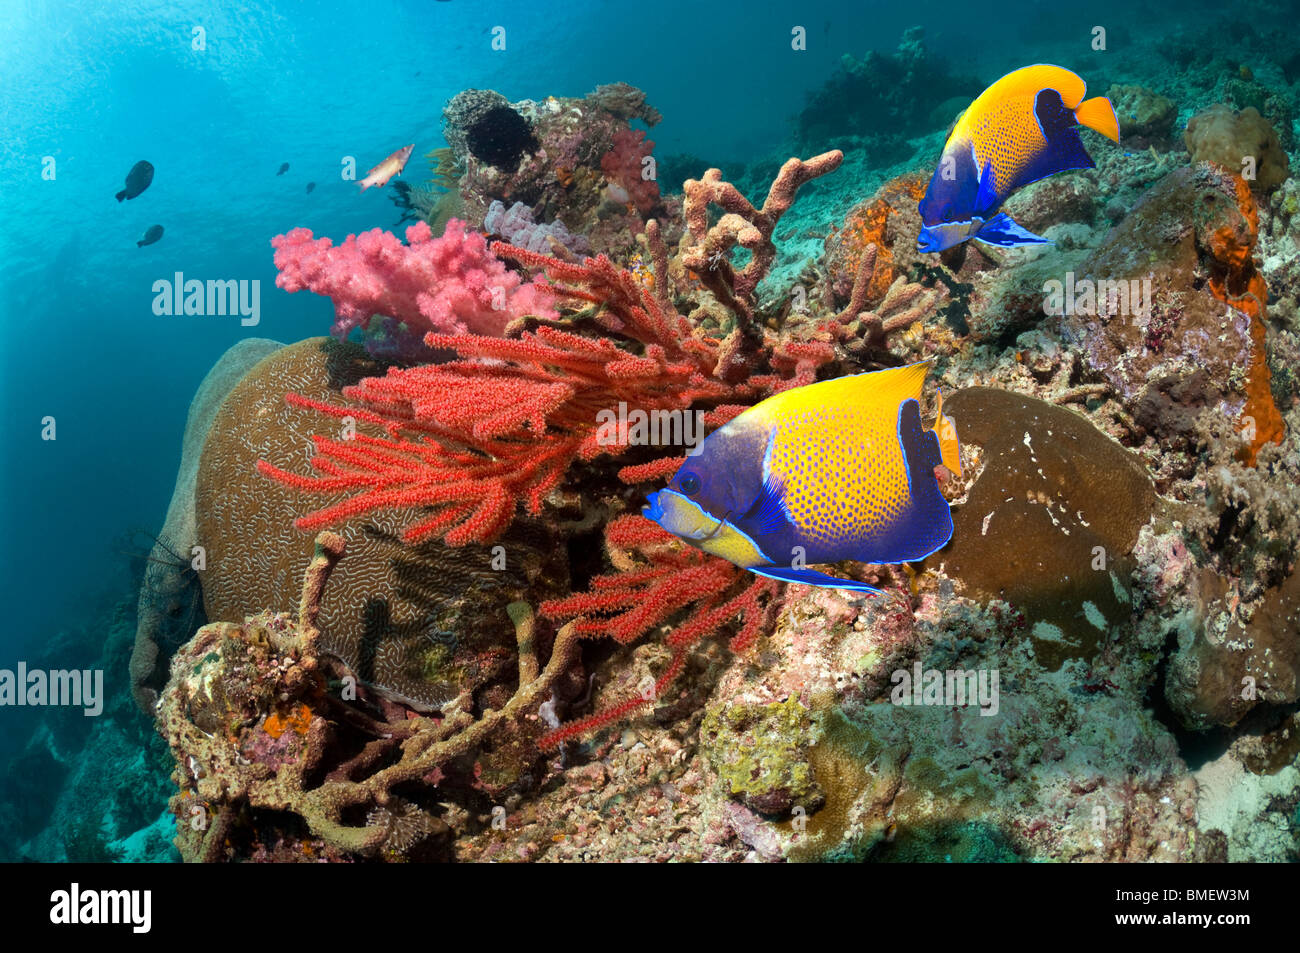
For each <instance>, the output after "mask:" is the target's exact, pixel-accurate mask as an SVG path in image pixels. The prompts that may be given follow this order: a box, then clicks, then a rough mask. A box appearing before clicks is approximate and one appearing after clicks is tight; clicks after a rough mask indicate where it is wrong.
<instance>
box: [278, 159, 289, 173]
mask: <svg viewBox="0 0 1300 953" xmlns="http://www.w3.org/2000/svg"><path fill="white" fill-rule="evenodd" d="M288 171H289V163H287V162H281V163H280V171H279V172H277V173H276V175H284V174H285V173H286V172H288Z"/></svg>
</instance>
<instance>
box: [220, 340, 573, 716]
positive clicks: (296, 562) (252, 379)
mask: <svg viewBox="0 0 1300 953" xmlns="http://www.w3.org/2000/svg"><path fill="white" fill-rule="evenodd" d="M379 369H380V366H379V365H377V364H376V363H375V362H374V361H373V360H371V359H370V358H368V357H367V356H366V355H365V353H364V352H363V351H362V350H361V349H360V348H359V347H356V346H355V345H349V344H339V343H337V342H333V341H331V340H329V339H327V338H312V339H308V340H306V341H302V342H300V343H298V344H293V345H290V346H288V347H285V348H282V349H280V350H278V351H276V352H275V353H273V354H271V355H269V356H268V357H267V358H265V359H264V360H263V361H261V362H260V363H259V364H257V365H256V366H255V367H254V368H253V369H252V370H251V371H249V373H248V374H247V375H246V376H245V377H244V378H243V379H242V380H241V381H240V382H239V384H238V385H237V386H236V387H234V388H233V390H232V391H231V392H230V394H229V396H227V397H226V399H225V401H224V402H223V403H222V405H221V408H220V410H219V412H218V413H217V414H216V416H215V419H214V420H213V424H212V427H211V430H210V433H209V436H208V439H207V442H206V444H205V445H204V449H203V455H202V460H201V463H200V466H199V471H198V481H197V489H196V492H195V509H196V513H197V521H198V532H197V540H198V543H199V544H200V545H201V546H203V547H204V549H205V551H206V555H205V559H206V568H205V569H204V570H203V571H202V572H201V573H200V576H201V580H202V586H203V600H204V606H205V608H206V610H207V617H208V619H209V620H211V621H214V622H230V623H235V624H238V623H241V622H243V620H244V618H245V617H246V616H251V615H255V614H257V613H259V612H261V611H263V610H268V609H269V610H271V611H286V610H288V609H290V608H291V607H292V606H293V604H294V603H295V601H296V599H297V591H298V582H297V580H298V579H300V578H301V575H302V572H303V570H304V568H305V567H306V565H307V562H308V560H310V558H311V553H312V543H311V537H309V536H307V535H305V534H303V533H300V532H298V531H297V530H295V529H294V528H293V519H294V517H295V516H296V515H297V512H298V509H299V505H300V497H299V496H298V495H297V494H296V493H295V492H294V491H292V490H291V489H289V488H287V487H284V486H282V485H280V484H278V483H273V482H271V481H268V480H266V479H264V478H262V477H261V476H259V475H258V474H257V471H256V465H257V461H258V460H259V459H264V460H268V461H271V462H272V463H275V464H277V465H279V466H282V467H289V466H292V465H296V463H297V461H299V460H302V459H304V458H306V457H307V454H308V451H309V450H310V449H311V446H312V445H311V435H312V433H313V432H314V431H316V430H318V428H319V423H320V421H319V418H317V416H316V415H315V414H313V413H311V412H310V411H306V410H303V409H301V408H298V407H293V406H290V405H288V404H286V403H285V400H284V392H285V390H286V389H288V390H292V391H295V392H297V393H300V394H303V395H305V396H307V397H309V398H311V399H315V400H326V399H336V398H337V395H338V389H339V388H340V387H341V386H343V385H345V384H349V383H354V382H356V381H357V380H358V379H359V378H360V377H362V376H364V375H367V374H374V373H376V372H377V371H378V370H379ZM346 426H347V424H346V423H344V422H341V423H340V432H341V431H342V428H344V427H346ZM355 427H356V430H357V432H358V433H366V432H370V433H372V434H373V433H375V432H377V431H376V430H375V428H373V427H370V426H369V425H367V424H365V423H364V422H358V423H356V424H355ZM339 495H340V494H336V496H339ZM410 515H411V514H410V513H409V512H407V511H403V510H389V511H384V512H381V513H376V514H371V515H369V516H367V517H366V518H364V519H363V518H356V519H352V520H349V521H346V522H345V523H344V524H343V525H342V526H340V531H341V532H343V533H344V534H345V536H346V537H347V539H348V544H349V547H350V556H349V558H348V560H347V562H346V564H345V565H344V567H343V568H342V569H341V570H340V571H339V572H338V573H336V574H335V577H334V580H333V584H332V585H331V587H330V590H329V592H328V594H327V596H326V598H325V600H324V602H323V603H322V607H321V620H320V624H321V628H322V629H323V631H324V633H325V634H324V637H323V638H324V642H323V645H324V647H325V648H326V649H327V650H329V651H330V652H332V653H334V654H336V655H337V656H339V658H341V659H343V660H344V661H345V662H346V663H347V664H348V665H349V666H351V668H352V670H353V671H354V672H355V673H356V674H357V675H358V676H359V677H360V678H361V679H362V680H363V681H365V682H367V683H370V684H372V685H374V686H377V687H379V688H381V689H383V690H385V691H387V692H389V693H391V694H392V695H393V696H394V697H397V698H400V699H402V700H404V701H406V702H407V703H409V704H412V705H415V706H417V707H421V708H424V709H428V708H436V707H438V706H439V705H441V704H444V703H446V702H449V701H451V700H452V699H454V698H456V697H457V696H458V695H459V694H461V692H462V691H464V690H466V689H467V688H476V687H479V686H482V685H484V684H485V683H487V682H488V681H490V680H492V679H493V678H495V677H496V676H497V675H498V674H499V673H500V672H501V671H503V670H504V669H506V668H508V667H510V666H512V665H513V656H514V633H513V628H512V626H511V625H510V621H509V619H508V617H507V616H506V614H505V607H506V606H507V605H508V604H509V603H511V602H512V601H514V600H516V599H519V598H521V597H522V596H523V595H524V594H525V592H528V593H531V594H532V595H531V597H532V598H534V599H536V598H539V597H541V596H544V595H545V594H548V593H554V594H558V593H560V592H563V591H564V590H565V587H566V586H567V582H568V567H567V564H566V562H565V560H564V559H563V553H562V550H561V549H560V547H559V546H558V544H557V538H556V536H555V535H554V532H553V531H552V530H548V529H547V528H545V527H544V526H543V525H542V524H541V523H538V522H536V521H529V520H523V519H521V520H518V521H516V523H515V524H514V525H513V526H512V528H511V529H510V531H509V532H508V533H507V534H506V535H505V536H504V537H503V539H502V540H501V542H500V548H498V549H496V550H494V549H493V548H492V547H489V546H475V545H471V546H465V547H461V548H458V549H454V550H452V549H448V548H447V547H446V546H445V545H444V544H443V543H442V542H441V541H440V540H437V539H430V540H426V541H423V542H421V543H419V544H417V545H407V544H405V543H403V542H402V540H401V538H400V536H401V530H402V527H403V524H404V522H405V521H406V519H407V518H409V516H410Z"/></svg>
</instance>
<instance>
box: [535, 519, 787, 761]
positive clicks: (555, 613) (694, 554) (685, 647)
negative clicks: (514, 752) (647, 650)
mask: <svg viewBox="0 0 1300 953" xmlns="http://www.w3.org/2000/svg"><path fill="white" fill-rule="evenodd" d="M605 546H606V550H607V552H608V553H609V555H610V559H611V561H612V562H613V563H614V566H615V568H616V569H617V570H619V571H617V572H615V573H611V574H609V575H604V576H597V577H596V578H595V579H593V580H592V582H591V589H590V591H588V592H583V593H577V594H575V595H571V596H568V597H566V598H564V599H554V600H551V601H549V602H544V603H542V606H541V613H542V615H543V616H546V617H547V618H551V619H557V620H568V619H573V620H574V621H573V631H574V633H575V634H576V635H578V636H579V637H581V638H601V637H604V636H610V637H612V638H614V639H615V640H617V641H618V642H621V643H623V644H627V643H630V642H634V641H635V640H637V639H639V638H640V637H641V636H643V635H645V634H647V633H648V632H651V631H652V630H654V629H655V628H657V627H658V626H660V625H663V624H665V623H667V622H668V621H670V620H671V619H672V618H673V617H674V616H675V615H677V614H679V613H681V612H682V611H683V610H685V609H687V608H689V607H693V612H692V614H691V616H690V618H689V619H687V620H686V621H684V622H683V623H682V624H680V625H678V626H677V627H676V628H675V629H673V631H672V633H671V634H670V635H669V636H668V639H667V644H668V645H669V647H671V648H672V649H673V657H672V660H671V661H670V662H669V664H668V666H667V667H666V668H665V669H664V671H663V672H661V673H660V675H659V677H658V678H657V679H656V680H655V685H654V689H653V691H649V692H646V693H645V694H644V695H635V696H632V697H630V698H628V699H625V700H624V701H622V702H619V703H617V704H614V705H611V706H610V707H608V708H606V709H604V710H602V711H599V712H597V713H596V714H594V715H591V716H589V717H586V718H582V719H579V720H577V721H572V722H569V723H568V724H565V725H562V726H561V727H559V728H557V729H556V730H555V731H552V732H551V733H550V734H547V735H545V736H544V737H543V738H542V739H541V741H540V742H539V743H540V745H541V747H542V748H553V747H555V746H557V745H559V744H560V743H561V742H563V741H566V740H568V739H570V738H575V737H578V736H579V735H584V734H587V733H589V732H591V731H594V730H595V729H597V728H600V727H602V726H604V725H607V724H610V723H612V722H615V721H619V720H620V719H622V718H624V717H626V716H627V715H629V714H631V713H632V712H634V711H636V710H637V709H638V708H640V707H642V706H644V705H647V704H649V703H650V702H652V701H654V700H655V699H656V698H659V697H660V696H661V695H662V694H663V693H664V691H665V690H666V689H667V688H668V686H669V685H670V684H671V683H672V682H673V681H674V680H675V679H676V677H677V676H678V674H680V673H681V670H682V667H683V665H684V664H685V660H686V654H687V652H688V651H689V650H690V648H691V647H692V646H694V645H695V644H696V643H697V642H699V641H700V640H701V639H702V638H704V637H705V636H707V635H709V634H710V633H712V632H714V631H715V630H717V629H718V628H720V627H722V626H723V625H726V624H727V623H728V622H730V621H732V620H733V619H737V618H739V619H743V622H742V624H741V627H740V629H739V630H738V631H737V633H736V634H735V635H734V636H733V637H732V639H731V648H732V650H733V651H737V652H739V651H744V650H745V649H746V648H748V647H749V646H750V645H751V644H753V642H754V640H755V639H757V638H758V636H759V634H760V632H761V631H762V629H763V626H764V625H765V623H766V621H767V617H768V611H769V610H770V609H772V608H773V607H774V600H773V598H772V597H773V596H774V594H775V592H776V589H777V583H775V582H773V581H772V580H770V579H764V578H762V577H759V576H754V575H751V574H750V573H747V572H744V571H743V570H740V569H737V568H736V567H735V566H733V565H732V564H731V563H729V562H727V561H726V560H723V559H719V558H717V557H716V556H707V555H705V554H704V553H702V552H700V551H699V550H697V549H693V548H691V547H689V546H686V545H684V544H683V543H682V542H681V540H679V539H677V538H676V537H675V536H673V535H671V534H670V533H667V532H665V531H664V530H662V529H660V528H659V527H658V526H656V525H655V524H654V523H652V522H650V521H649V520H646V519H643V518H642V517H640V516H623V517H620V518H618V519H616V520H613V521H612V522H611V523H610V524H609V525H608V526H607V527H606V528H605Z"/></svg>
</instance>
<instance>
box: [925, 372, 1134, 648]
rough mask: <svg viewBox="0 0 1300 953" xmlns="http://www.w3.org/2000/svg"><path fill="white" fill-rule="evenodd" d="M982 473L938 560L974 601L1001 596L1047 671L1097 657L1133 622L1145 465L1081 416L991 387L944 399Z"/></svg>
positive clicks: (955, 514)
mask: <svg viewBox="0 0 1300 953" xmlns="http://www.w3.org/2000/svg"><path fill="white" fill-rule="evenodd" d="M944 411H945V412H946V413H949V414H950V415H951V417H952V420H953V423H954V424H955V425H956V427H957V435H958V437H959V438H960V439H961V442H962V445H963V447H965V446H967V445H974V446H976V447H979V448H980V450H981V451H982V453H981V461H982V465H983V471H982V472H981V473H980V474H979V476H978V477H977V478H976V480H975V482H974V484H973V485H972V486H971V487H970V490H969V492H968V494H967V497H966V501H965V502H964V503H961V504H960V505H957V506H954V508H953V534H952V542H951V543H950V544H949V545H948V546H947V547H946V548H944V549H942V550H940V551H939V552H938V553H936V554H935V555H934V556H931V557H930V563H931V564H932V565H933V564H935V563H938V564H939V565H941V566H942V567H943V570H944V572H946V573H947V574H948V575H949V576H951V577H952V578H954V579H956V580H958V581H959V582H961V583H963V584H964V585H965V587H966V594H967V595H969V596H972V597H977V598H984V599H1005V600H1006V601H1007V602H1009V603H1010V604H1011V606H1012V608H1013V609H1015V610H1018V611H1019V612H1020V613H1021V614H1022V615H1023V617H1024V620H1025V623H1026V625H1027V627H1028V629H1027V633H1026V634H1027V635H1029V636H1031V637H1032V638H1033V641H1034V648H1035V654H1036V656H1037V658H1038V660H1039V661H1040V662H1041V663H1042V664H1043V665H1044V666H1046V667H1048V668H1051V669H1056V668H1059V667H1060V665H1061V663H1062V662H1064V661H1065V660H1066V659H1067V658H1090V657H1092V655H1093V654H1094V653H1095V652H1096V650H1097V648H1098V646H1099V645H1100V643H1101V640H1102V637H1103V636H1104V635H1107V634H1112V630H1113V629H1115V628H1116V627H1119V626H1121V625H1124V624H1125V623H1127V621H1128V620H1129V617H1130V614H1131V608H1130V595H1129V583H1128V580H1129V576H1130V574H1131V572H1132V560H1131V559H1130V558H1129V556H1128V554H1129V553H1130V552H1131V551H1132V549H1133V545H1134V543H1136V542H1137V538H1138V532H1139V531H1140V530H1141V528H1142V527H1143V526H1144V525H1145V524H1146V522H1147V520H1148V519H1149V518H1150V516H1151V511H1152V507H1153V505H1154V503H1155V489H1154V488H1153V486H1152V484H1151V479H1150V478H1149V477H1148V476H1147V474H1146V471H1145V470H1144V469H1143V468H1142V466H1141V465H1140V464H1139V463H1138V462H1137V461H1136V460H1135V459H1134V458H1133V457H1132V456H1130V455H1129V453H1128V451H1126V450H1125V449H1124V448H1123V447H1121V446H1120V445H1119V444H1117V443H1115V442H1114V441H1113V440H1111V439H1110V437H1108V436H1106V435H1105V434H1103V433H1102V432H1101V431H1099V430H1097V429H1096V428H1095V427H1094V426H1092V424H1091V423H1089V422H1088V421H1087V420H1085V419H1084V418H1082V417H1080V416H1079V415H1077V414H1075V413H1073V412H1072V411H1069V410H1066V409H1065V408H1063V407H1058V406H1056V405H1055V404H1049V403H1046V402H1044V401H1041V400H1037V399H1035V398H1032V397H1024V396H1021V395H1019V394H1013V393H1010V392H1008V391H1003V390H996V389H994V388H989V387H970V388H967V389H965V390H960V391H957V392H956V393H955V394H954V395H953V396H952V398H951V399H950V400H949V401H945V402H944Z"/></svg>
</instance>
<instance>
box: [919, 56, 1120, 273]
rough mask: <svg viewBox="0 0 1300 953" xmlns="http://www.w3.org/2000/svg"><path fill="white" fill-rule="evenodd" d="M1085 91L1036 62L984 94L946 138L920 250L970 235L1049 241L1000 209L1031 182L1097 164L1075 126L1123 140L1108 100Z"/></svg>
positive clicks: (924, 214) (998, 240)
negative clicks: (1081, 126)
mask: <svg viewBox="0 0 1300 953" xmlns="http://www.w3.org/2000/svg"><path fill="white" fill-rule="evenodd" d="M1086 90H1087V86H1086V85H1085V84H1084V82H1083V80H1082V79H1080V78H1079V77H1078V76H1076V75H1075V74H1074V73H1071V72H1070V71H1069V70H1068V69H1062V68H1061V67H1059V66H1049V65H1046V64H1039V65H1037V66H1026V67H1024V68H1023V69H1018V70H1016V71H1015V72H1014V73H1008V74H1007V75H1006V76H1003V77H1002V78H1001V79H1000V80H998V81H997V82H996V83H994V84H993V85H992V86H990V87H989V88H988V89H986V90H984V92H982V93H980V95H979V98H978V99H976V100H975V102H973V103H971V105H970V108H969V109H967V110H966V112H964V113H963V114H962V116H961V118H960V119H959V120H957V125H955V126H953V129H952V132H951V133H949V135H948V141H947V143H945V144H944V147H943V154H942V155H941V156H940V157H939V167H938V168H936V169H935V170H934V175H933V176H931V178H930V185H929V187H928V188H927V189H926V190H925V197H924V198H923V199H921V204H920V212H921V224H922V225H923V226H924V227H923V228H922V229H921V234H920V235H919V237H918V238H917V241H916V244H917V248H918V249H919V250H921V251H923V252H939V251H943V250H944V249H945V248H952V247H953V246H954V245H960V244H961V243H962V242H964V241H969V240H970V239H972V238H974V239H977V240H979V241H981V242H985V243H986V244H989V245H1001V246H1004V247H1008V248H1009V247H1013V246H1016V245H1041V244H1044V243H1046V242H1047V241H1048V240H1047V239H1045V238H1042V237H1041V236H1039V235H1035V234H1034V233H1033V232H1030V231H1028V230H1026V229H1024V228H1021V227H1020V226H1019V225H1017V224H1016V223H1015V222H1013V221H1012V220H1011V217H1010V216H1009V215H1007V214H1006V213H1005V212H998V209H999V208H1001V207H1002V203H1003V202H1005V201H1006V200H1007V198H1008V197H1009V196H1010V195H1011V193H1012V192H1014V191H1015V190H1016V189H1018V188H1020V187H1021V186H1024V185H1028V184H1029V183H1030V182H1037V181H1038V180H1039V179H1045V178H1047V177H1048V176H1049V175H1055V174H1056V173H1057V172H1064V171H1065V170H1067V169H1091V168H1094V167H1095V164H1094V163H1093V161H1092V157H1091V156H1090V155H1088V151H1087V150H1086V149H1085V148H1084V147H1083V142H1082V141H1081V140H1080V139H1079V133H1078V130H1077V128H1076V127H1077V126H1079V125H1084V126H1087V127H1088V128H1089V129H1095V130H1096V131H1097V132H1099V133H1101V134H1102V135H1103V136H1106V137H1107V138H1110V139H1113V140H1115V142H1117V143H1118V142H1119V121H1118V120H1117V119H1116V118H1115V109H1114V107H1112V106H1111V103H1110V100H1109V99H1107V98H1106V97H1105V96H1095V97H1093V98H1092V99H1084V98H1083V97H1084V93H1085V92H1086Z"/></svg>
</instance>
